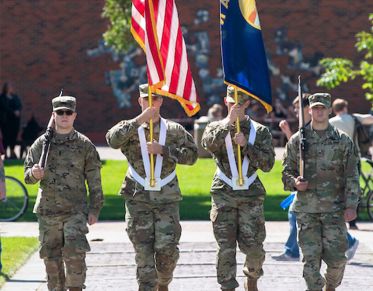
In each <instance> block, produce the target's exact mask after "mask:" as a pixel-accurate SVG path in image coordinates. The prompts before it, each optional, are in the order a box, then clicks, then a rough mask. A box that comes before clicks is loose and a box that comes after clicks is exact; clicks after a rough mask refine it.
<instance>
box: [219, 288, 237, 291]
mask: <svg viewBox="0 0 373 291" xmlns="http://www.w3.org/2000/svg"><path fill="white" fill-rule="evenodd" d="M221 290H222V291H234V290H236V289H233V288H232V289H221Z"/></svg>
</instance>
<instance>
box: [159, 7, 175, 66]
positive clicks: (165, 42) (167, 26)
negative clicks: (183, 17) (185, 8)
mask: <svg viewBox="0 0 373 291" xmlns="http://www.w3.org/2000/svg"><path fill="white" fill-rule="evenodd" d="M173 9H174V1H166V9H165V17H164V22H165V23H164V26H163V32H162V43H161V54H162V58H163V59H164V60H167V55H168V48H169V44H170V34H171V21H172V17H173V14H172V11H173ZM163 64H164V65H166V62H164V63H163Z"/></svg>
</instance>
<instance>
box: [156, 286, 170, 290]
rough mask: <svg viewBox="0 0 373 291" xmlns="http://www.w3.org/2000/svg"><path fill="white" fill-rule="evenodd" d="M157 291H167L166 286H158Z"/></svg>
mask: <svg viewBox="0 0 373 291" xmlns="http://www.w3.org/2000/svg"><path fill="white" fill-rule="evenodd" d="M158 291H168V286H165V285H158Z"/></svg>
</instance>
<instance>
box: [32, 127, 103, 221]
mask: <svg viewBox="0 0 373 291" xmlns="http://www.w3.org/2000/svg"><path fill="white" fill-rule="evenodd" d="M44 140H45V137H44V135H42V136H40V137H39V138H38V139H37V140H36V141H35V142H34V143H33V145H32V146H31V148H30V150H29V152H28V154H27V157H26V160H25V182H26V183H27V184H35V183H37V182H38V180H36V179H35V178H34V177H33V175H32V173H31V168H32V166H33V165H34V164H37V163H38V162H39V159H40V156H41V152H42V146H43V141H44ZM100 168H101V162H100V157H99V155H98V153H97V151H96V148H95V146H94V145H93V144H92V143H91V141H90V140H89V139H88V138H87V137H86V136H84V135H83V134H81V133H79V132H77V131H75V130H73V131H72V132H71V133H69V134H66V135H61V134H55V135H54V137H53V138H52V140H51V144H50V148H49V154H48V158H47V163H46V168H45V169H44V178H43V179H42V180H41V181H40V186H39V192H38V196H37V199H36V203H35V207H34V212H36V213H39V214H41V215H63V214H74V213H79V212H83V213H86V214H88V212H89V213H91V214H93V215H96V216H97V217H98V215H99V213H100V210H101V208H102V206H103V201H104V197H103V193H102V187H101V175H100ZM86 182H87V184H88V188H89V209H88V205H87V204H88V203H87V189H86Z"/></svg>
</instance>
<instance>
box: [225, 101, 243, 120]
mask: <svg viewBox="0 0 373 291" xmlns="http://www.w3.org/2000/svg"><path fill="white" fill-rule="evenodd" d="M240 110H241V108H240V105H238V104H234V105H233V106H232V107H231V110H230V111H229V112H228V120H229V124H233V123H235V122H236V121H237V117H239V114H240Z"/></svg>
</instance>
